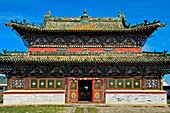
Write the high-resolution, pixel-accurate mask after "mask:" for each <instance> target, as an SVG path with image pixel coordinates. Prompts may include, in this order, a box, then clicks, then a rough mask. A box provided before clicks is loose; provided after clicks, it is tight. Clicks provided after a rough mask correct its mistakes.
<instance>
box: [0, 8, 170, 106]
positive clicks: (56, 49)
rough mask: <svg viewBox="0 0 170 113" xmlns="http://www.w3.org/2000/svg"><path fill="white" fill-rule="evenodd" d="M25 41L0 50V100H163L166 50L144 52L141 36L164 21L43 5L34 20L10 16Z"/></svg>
mask: <svg viewBox="0 0 170 113" xmlns="http://www.w3.org/2000/svg"><path fill="white" fill-rule="evenodd" d="M5 25H6V26H8V27H12V29H13V30H15V31H16V32H17V35H18V36H19V37H20V38H21V39H22V40H23V42H24V44H25V46H27V47H28V51H27V52H26V51H25V52H18V51H7V50H3V53H1V54H0V73H2V74H5V75H6V76H7V78H8V86H7V90H6V91H5V92H4V103H3V104H4V105H21V104H22V105H24V104H25V105H29V104H66V103H67V104H69V103H70V104H72V103H84V102H86V103H103V104H139V105H140V104H153V105H155V104H157V105H166V104H167V97H166V95H167V93H166V92H165V91H163V89H162V82H161V81H162V77H163V76H164V74H168V73H170V55H169V54H167V51H166V50H165V51H163V52H156V51H154V52H144V51H142V47H143V46H144V45H145V42H146V41H147V39H148V38H149V37H150V36H151V35H152V33H154V32H155V30H157V29H158V28H159V27H164V26H165V23H162V24H161V23H160V21H154V22H148V21H147V20H144V22H143V23H140V24H135V25H130V24H126V17H125V16H124V14H123V13H122V12H119V13H118V17H101V18H99V17H91V16H88V15H87V13H86V10H84V13H83V15H82V16H79V17H57V16H52V15H51V12H50V11H48V12H47V13H46V14H45V16H44V22H43V23H42V24H40V25H35V24H34V23H32V24H31V23H28V22H27V21H26V20H23V22H18V21H17V20H11V22H10V23H5Z"/></svg>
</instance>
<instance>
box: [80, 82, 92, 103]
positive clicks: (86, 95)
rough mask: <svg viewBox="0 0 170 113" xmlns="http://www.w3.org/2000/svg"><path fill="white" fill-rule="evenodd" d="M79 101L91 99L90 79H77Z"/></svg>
mask: <svg viewBox="0 0 170 113" xmlns="http://www.w3.org/2000/svg"><path fill="white" fill-rule="evenodd" d="M78 94H79V98H78V100H79V101H88V102H89V101H92V80H79V81H78Z"/></svg>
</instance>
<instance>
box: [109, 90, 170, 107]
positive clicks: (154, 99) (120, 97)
mask: <svg viewBox="0 0 170 113" xmlns="http://www.w3.org/2000/svg"><path fill="white" fill-rule="evenodd" d="M106 104H138V105H140V104H147V105H148V104H155V105H166V104H167V94H166V92H164V91H161V90H158V91H146V90H145V91H128V92H127V91H119V92H118V91H112V92H111V91H108V92H106Z"/></svg>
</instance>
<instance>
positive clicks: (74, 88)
mask: <svg viewBox="0 0 170 113" xmlns="http://www.w3.org/2000/svg"><path fill="white" fill-rule="evenodd" d="M68 87H69V92H70V93H69V100H70V102H78V80H70V82H69V84H68Z"/></svg>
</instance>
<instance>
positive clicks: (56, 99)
mask: <svg viewBox="0 0 170 113" xmlns="http://www.w3.org/2000/svg"><path fill="white" fill-rule="evenodd" d="M3 104H4V105H35V104H39V105H43V104H44V105H46V104H60V105H61V104H65V93H63V92H38V93H34V92H24V93H23V92H22V93H18V92H9V91H8V92H4V102H3Z"/></svg>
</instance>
